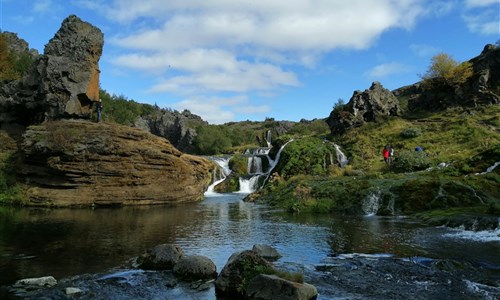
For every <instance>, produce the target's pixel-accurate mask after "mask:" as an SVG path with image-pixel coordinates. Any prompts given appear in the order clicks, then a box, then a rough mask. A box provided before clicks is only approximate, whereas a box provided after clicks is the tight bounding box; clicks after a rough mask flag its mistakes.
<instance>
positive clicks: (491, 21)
mask: <svg viewBox="0 0 500 300" xmlns="http://www.w3.org/2000/svg"><path fill="white" fill-rule="evenodd" d="M463 19H464V21H465V22H466V23H467V28H469V30H470V31H471V32H474V33H479V34H483V35H496V36H497V37H498V34H499V33H500V15H499V14H498V10H497V11H496V12H495V11H494V10H483V11H481V12H477V13H475V14H473V13H468V14H465V15H464V16H463Z"/></svg>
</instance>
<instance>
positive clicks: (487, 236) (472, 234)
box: [443, 227, 500, 242]
mask: <svg viewBox="0 0 500 300" xmlns="http://www.w3.org/2000/svg"><path fill="white" fill-rule="evenodd" d="M450 231H451V232H448V233H445V234H444V235H443V236H444V237H447V238H456V239H464V240H472V241H476V242H500V228H496V229H495V230H481V231H474V230H465V229H463V227H462V228H451V229H450Z"/></svg>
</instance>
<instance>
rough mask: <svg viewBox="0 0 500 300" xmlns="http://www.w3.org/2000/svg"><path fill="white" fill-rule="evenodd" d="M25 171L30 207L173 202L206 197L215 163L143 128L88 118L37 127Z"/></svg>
mask: <svg viewBox="0 0 500 300" xmlns="http://www.w3.org/2000/svg"><path fill="white" fill-rule="evenodd" d="M21 149H23V153H22V161H23V162H22V166H21V168H20V170H19V171H20V173H21V175H22V177H23V179H24V181H25V182H26V183H27V185H28V188H27V191H26V195H27V198H28V202H27V204H28V205H43V206H47V205H53V206H91V205H143V204H168V203H180V202H189V201H198V200H202V199H203V197H204V196H203V194H204V192H205V190H206V188H207V187H208V185H209V184H210V181H211V176H212V175H211V171H212V169H213V168H214V164H213V163H212V162H211V161H209V160H208V159H205V158H202V157H197V156H192V155H187V154H184V153H182V152H180V151H179V150H177V149H176V148H174V147H173V146H172V145H171V144H170V143H169V142H168V141H167V140H165V139H164V138H160V137H157V136H155V135H152V134H150V133H148V132H145V131H143V130H140V129H137V128H132V127H128V126H122V125H117V124H108V123H93V122H90V121H84V120H59V121H50V122H45V123H43V124H41V125H33V126H30V127H28V128H27V130H26V132H25V134H24V135H23V140H22V145H21Z"/></svg>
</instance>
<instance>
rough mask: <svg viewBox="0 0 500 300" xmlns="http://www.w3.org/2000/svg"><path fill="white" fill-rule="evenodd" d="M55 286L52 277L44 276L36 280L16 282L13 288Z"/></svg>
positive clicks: (55, 282) (29, 279)
mask: <svg viewBox="0 0 500 300" xmlns="http://www.w3.org/2000/svg"><path fill="white" fill-rule="evenodd" d="M56 284H57V280H56V279H55V278H54V277H52V276H44V277H37V278H25V279H20V280H18V281H16V283H15V284H14V286H16V287H17V286H23V285H35V286H43V287H51V286H54V285H56Z"/></svg>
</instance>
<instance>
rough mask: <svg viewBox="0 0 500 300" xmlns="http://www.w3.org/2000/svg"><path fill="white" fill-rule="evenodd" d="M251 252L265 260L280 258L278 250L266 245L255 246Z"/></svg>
mask: <svg viewBox="0 0 500 300" xmlns="http://www.w3.org/2000/svg"><path fill="white" fill-rule="evenodd" d="M252 251H253V252H255V253H257V254H258V255H259V256H261V257H263V258H265V259H278V258H280V257H281V254H279V252H278V250H276V249H274V248H273V247H271V246H268V245H262V244H255V245H253V248H252Z"/></svg>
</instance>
